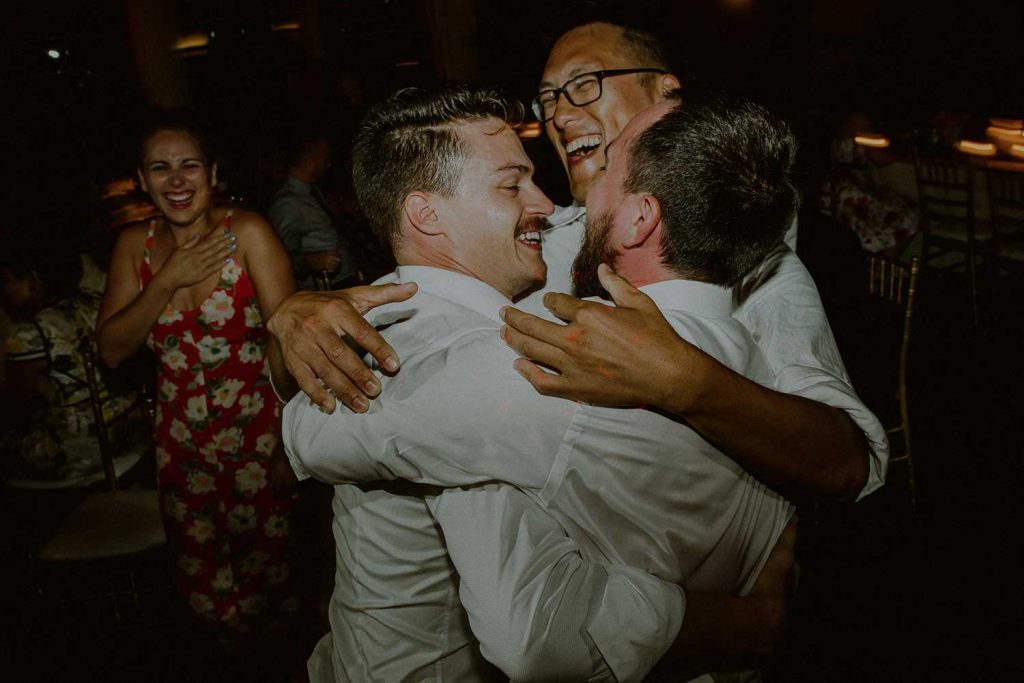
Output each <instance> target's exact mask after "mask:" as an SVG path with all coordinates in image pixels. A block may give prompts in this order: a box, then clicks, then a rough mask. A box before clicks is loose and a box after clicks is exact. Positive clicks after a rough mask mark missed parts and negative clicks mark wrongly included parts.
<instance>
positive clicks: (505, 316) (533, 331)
mask: <svg viewBox="0 0 1024 683" xmlns="http://www.w3.org/2000/svg"><path fill="white" fill-rule="evenodd" d="M501 319H502V320H504V321H505V322H506V323H507V324H508V326H509V327H511V328H513V329H515V330H516V331H517V332H521V333H522V334H524V335H526V336H528V337H533V338H535V339H538V340H540V341H542V342H544V343H546V344H552V345H554V346H557V347H558V348H560V349H565V347H566V343H567V342H568V341H571V340H570V339H568V337H570V336H571V335H572V333H571V332H570V331H569V328H568V327H566V326H565V325H560V324H558V323H553V322H551V321H549V320H544V319H543V318H538V317H537V316H535V315H531V314H529V313H524V312H522V311H520V310H519V309H516V308H512V307H511V306H506V307H505V308H503V309H501ZM517 350H518V349H517ZM523 355H526V354H523Z"/></svg>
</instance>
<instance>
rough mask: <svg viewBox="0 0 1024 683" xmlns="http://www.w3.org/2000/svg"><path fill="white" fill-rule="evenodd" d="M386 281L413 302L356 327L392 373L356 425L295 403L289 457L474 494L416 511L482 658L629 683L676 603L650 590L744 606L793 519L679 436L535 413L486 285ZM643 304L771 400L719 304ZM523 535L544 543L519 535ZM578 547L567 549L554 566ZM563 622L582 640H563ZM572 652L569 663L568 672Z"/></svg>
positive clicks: (653, 657)
mask: <svg viewBox="0 0 1024 683" xmlns="http://www.w3.org/2000/svg"><path fill="white" fill-rule="evenodd" d="M398 277H399V280H400V281H414V282H416V283H417V284H418V285H419V287H420V289H419V292H418V293H417V295H416V296H415V297H413V298H412V299H411V300H409V301H408V302H403V303H399V304H391V305H388V306H383V307H381V308H380V309H377V311H375V312H374V315H372V316H371V317H372V322H373V323H374V324H375V325H377V326H387V327H386V329H385V331H384V336H385V338H387V339H388V341H389V343H391V345H392V346H393V347H394V348H395V350H396V351H397V352H398V354H399V355H400V356H401V357H402V358H403V366H402V370H401V372H399V373H398V374H397V375H396V376H395V377H393V378H386V377H384V378H382V384H383V390H382V392H381V397H380V398H379V399H378V400H376V401H374V403H373V406H372V408H371V409H370V411H369V412H368V413H366V414H362V415H358V414H353V413H351V411H348V410H347V409H344V408H339V410H338V411H336V412H335V414H334V415H324V414H322V413H320V412H319V411H318V410H317V409H316V408H315V407H311V406H310V404H309V401H308V400H307V399H305V398H298V399H294V400H293V401H292V402H290V403H289V405H288V406H287V407H286V409H285V426H284V438H285V446H286V451H287V453H288V455H289V458H291V460H292V464H293V467H294V468H295V470H296V472H297V473H298V474H299V475H300V476H308V475H310V474H311V475H312V476H315V477H316V478H318V479H321V480H323V481H328V482H332V483H338V482H353V481H374V480H380V479H389V480H390V479H404V480H409V481H414V482H419V483H424V484H430V485H437V486H443V487H451V486H461V485H466V486H472V485H479V484H485V486H481V487H477V488H468V489H465V490H464V491H461V492H451V493H450V494H449V493H446V494H444V495H443V496H442V497H441V499H440V500H439V501H433V502H432V503H431V505H432V507H433V511H434V513H435V515H436V519H437V520H438V522H439V523H440V525H441V528H442V530H443V531H444V534H445V538H446V539H447V540H448V550H449V553H450V555H451V558H452V561H453V563H454V564H455V566H456V567H457V568H458V570H459V574H460V576H461V578H462V583H463V587H462V591H461V599H462V601H463V604H464V605H465V607H466V609H467V611H468V612H469V618H470V622H471V624H472V625H473V630H474V633H475V634H476V635H477V636H478V637H479V638H480V640H481V644H482V647H483V651H484V654H485V655H486V656H488V659H491V660H492V661H495V662H497V663H499V664H501V665H502V666H503V667H505V670H506V673H509V674H510V675H512V676H517V675H528V674H529V671H528V670H524V669H523V668H521V667H525V666H529V665H535V666H536V667H537V669H535V670H536V671H543V672H546V673H548V674H550V672H551V671H552V670H553V668H552V667H555V666H569V667H591V666H595V665H596V666H598V667H600V666H601V660H603V662H604V663H606V664H607V668H610V669H611V671H612V672H613V673H614V676H615V678H616V679H617V680H639V678H641V677H642V676H643V675H644V674H645V673H646V671H647V670H648V669H649V668H650V667H651V666H652V665H653V664H654V663H655V662H656V661H657V659H658V658H659V657H660V656H661V654H662V653H663V652H664V650H665V649H666V648H667V647H668V645H670V644H671V642H672V641H673V640H674V637H675V634H676V632H677V630H678V626H679V623H680V620H681V610H682V600H681V596H679V595H678V593H676V594H673V590H674V587H673V586H671V585H669V586H668V587H666V586H665V584H664V583H662V582H657V581H655V580H654V579H653V578H652V577H651V576H650V575H653V576H654V577H657V578H658V579H661V580H662V581H663V582H669V584H680V585H685V586H686V587H687V588H693V589H696V590H700V591H707V592H717V593H737V592H739V593H743V592H746V591H747V590H749V588H750V587H751V585H752V584H753V582H754V580H755V579H756V577H757V574H758V572H759V571H760V569H761V566H762V565H763V563H764V561H765V559H766V558H767V556H768V554H769V552H770V551H771V549H772V547H773V546H774V543H775V541H776V540H777V538H778V536H779V534H780V533H781V532H782V529H783V528H784V527H785V524H786V522H787V521H788V520H789V517H790V515H791V514H792V508H791V506H790V504H789V503H788V502H787V501H785V500H784V499H783V498H782V497H780V496H779V495H778V494H776V493H775V492H773V491H771V490H770V489H768V488H767V487H765V486H763V485H762V484H761V483H760V482H758V481H757V480H756V479H754V478H753V477H752V476H751V475H749V474H748V473H747V472H746V471H745V470H743V468H741V467H740V466H739V465H737V464H736V463H735V462H734V461H732V460H731V459H730V458H728V457H726V456H725V455H723V454H721V453H720V452H718V451H717V450H715V449H714V448H713V447H712V446H711V445H710V444H708V443H707V442H705V441H704V440H703V439H702V438H701V437H700V436H699V435H698V434H697V433H696V432H694V431H693V430H691V429H690V428H689V427H687V426H685V425H684V424H682V423H680V422H676V421H674V420H671V419H669V418H667V417H663V416H661V415H658V414H656V413H653V412H649V411H646V410H641V409H611V408H601V407H596V406H589V405H584V404H578V403H574V402H570V401H563V400H561V399H554V398H550V397H544V396H541V395H539V394H537V393H536V392H535V391H534V390H533V388H532V387H531V386H530V385H529V384H528V383H527V382H526V381H525V380H523V379H522V378H521V377H520V376H519V375H518V374H517V373H516V372H515V371H514V370H513V369H512V361H513V360H514V359H515V354H514V352H513V351H511V349H509V348H508V347H506V346H505V345H504V344H503V343H502V342H501V341H500V339H499V337H498V329H499V327H500V325H501V323H500V320H499V319H498V317H497V312H498V309H499V308H500V307H501V306H502V305H506V304H507V303H508V302H507V300H505V299H504V297H502V296H501V295H500V294H498V293H497V292H495V291H494V290H492V289H490V288H489V287H488V286H487V285H485V284H484V283H482V282H480V281H478V280H475V279H472V278H469V277H467V276H464V275H459V274H456V273H452V272H449V271H443V270H438V269H433V268H425V267H402V268H400V269H399V273H398ZM643 290H644V291H645V292H646V293H647V294H648V295H650V296H651V297H652V298H653V299H654V301H655V302H656V303H657V304H658V306H659V308H661V309H662V311H663V312H664V313H665V315H666V317H667V318H668V320H669V321H670V323H671V324H672V325H673V327H674V328H675V329H676V331H677V332H678V333H679V334H680V335H681V336H683V337H684V338H686V339H688V340H689V341H691V342H692V343H694V344H696V345H697V346H698V347H700V348H702V349H704V350H705V351H706V352H708V353H710V354H711V355H712V356H714V357H716V358H718V359H719V360H720V361H721V362H723V363H724V364H726V365H727V366H729V367H730V368H732V369H734V370H735V371H737V372H740V373H741V374H744V375H745V376H748V377H751V378H752V379H753V380H754V381H759V382H761V383H770V382H771V380H772V377H771V371H770V369H769V367H768V365H767V363H766V362H765V361H764V358H763V357H762V355H761V353H760V352H759V351H758V349H757V347H756V345H755V344H754V343H753V340H752V339H751V338H750V335H749V333H748V332H747V331H746V329H745V328H744V327H743V326H742V325H741V324H740V323H738V322H737V321H736V320H735V319H733V318H732V317H731V315H730V314H731V312H732V294H731V291H730V290H727V289H724V288H720V287H715V286H713V285H707V284H703V283H697V282H688V281H683V280H669V281H665V282H660V283H657V284H654V285H650V286H647V287H644V288H643ZM494 480H498V481H501V482H507V483H508V484H512V485H514V486H516V487H518V488H519V489H521V490H522V491H523V492H525V494H527V495H529V496H530V497H531V498H532V499H533V500H534V501H535V502H536V503H539V505H540V506H541V507H542V508H543V509H544V510H546V511H547V512H548V513H549V514H550V515H551V516H552V517H554V518H555V519H557V520H558V522H560V523H561V525H562V529H561V530H559V529H558V528H557V527H554V530H552V524H551V521H550V520H547V521H546V522H545V520H546V516H544V515H541V514H540V511H539V510H538V511H537V513H536V515H534V516H528V515H526V514H524V512H523V509H524V507H525V508H529V506H528V503H529V501H528V500H527V501H524V499H523V497H522V494H521V493H519V492H515V491H514V490H512V489H510V487H508V486H490V485H486V484H487V483H488V482H492V481H494ZM488 510H490V511H492V512H491V514H490V515H489V516H488V515H487V514H486V513H487V511H488ZM470 515H472V516H470ZM485 517H487V519H484V518H485ZM534 517H538V518H539V519H540V521H539V522H538V526H537V528H538V529H544V531H541V532H536V533H535V532H534V531H533V526H532V523H533V521H534V519H533V518H534ZM446 524H448V525H450V528H449V526H446ZM545 524H546V526H545ZM456 531H457V533H456ZM453 538H455V539H456V540H455V541H454V542H453V540H452V539H453ZM574 542H575V543H576V544H578V545H579V549H578V550H567V549H568V548H572V547H573V543H574ZM545 544H550V546H548V545H545ZM551 548H555V550H551ZM588 560H589V561H592V562H596V563H598V568H594V567H591V566H590V565H588V564H587V561H588ZM567 565H568V566H567ZM600 565H607V567H603V568H602V567H601V566H600ZM588 572H590V573H589V574H588ZM573 620H576V622H581V624H580V625H573V626H571V627H566V624H573V623H574V622H573ZM581 630H582V631H583V633H584V634H585V638H582V639H580V638H579V635H580V631H581ZM625 634H628V636H627V635H625ZM574 636H575V637H576V639H577V640H578V641H580V642H581V643H582V644H581V645H580V647H578V648H576V649H575V650H572V651H574V652H578V653H579V654H578V656H577V657H576V658H575V659H573V660H572V661H568V662H567V661H564V660H565V659H566V655H565V651H566V647H565V640H566V638H567V637H568V639H569V640H572V638H573V637H574ZM588 647H589V648H590V651H591V655H589V656H588V654H587V652H588V650H587V648H588ZM593 648H596V650H597V651H598V652H599V653H600V658H598V657H596V656H593V655H592V651H593ZM556 660H558V661H556ZM524 662H526V664H524ZM508 667H516V668H514V669H513V670H512V671H510V670H509V668H508ZM571 670H572V671H579V670H580V669H578V668H572V669H571ZM602 675H604V674H602Z"/></svg>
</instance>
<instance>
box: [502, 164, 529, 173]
mask: <svg viewBox="0 0 1024 683" xmlns="http://www.w3.org/2000/svg"><path fill="white" fill-rule="evenodd" d="M505 171H518V172H519V173H522V174H524V175H526V174H529V173H530V167H529V166H526V165H524V164H505V165H504V166H502V167H501V168H496V169H494V172H495V173H504V172H505Z"/></svg>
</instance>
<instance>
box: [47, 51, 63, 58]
mask: <svg viewBox="0 0 1024 683" xmlns="http://www.w3.org/2000/svg"><path fill="white" fill-rule="evenodd" d="M46 56H47V57H49V58H50V59H60V50H54V49H53V48H50V49H49V50H47V51H46Z"/></svg>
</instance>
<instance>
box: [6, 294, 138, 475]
mask: <svg viewBox="0 0 1024 683" xmlns="http://www.w3.org/2000/svg"><path fill="white" fill-rule="evenodd" d="M98 312H99V300H98V299H97V298H96V297H92V296H80V297H77V298H74V299H65V300H63V301H61V302H59V303H57V304H55V305H54V306H52V307H50V308H45V309H43V310H42V311H40V312H39V313H38V314H37V315H36V317H35V319H33V320H32V321H31V322H24V323H16V324H14V325H12V326H11V329H10V331H9V336H8V337H7V340H6V342H5V352H6V357H7V362H8V363H11V364H14V363H28V362H34V361H44V362H45V363H46V365H47V370H46V373H45V375H44V377H43V379H42V382H41V385H40V387H39V392H40V393H41V394H42V395H43V396H44V397H45V398H46V405H45V406H44V407H43V408H42V409H41V410H40V411H39V412H38V413H37V414H36V415H34V416H33V418H32V419H31V420H29V421H28V423H27V425H26V427H25V429H23V430H22V431H20V432H18V433H16V434H10V435H6V436H5V439H4V440H5V443H4V450H9V451H12V452H14V453H15V454H16V456H17V457H15V458H10V459H8V458H5V462H9V463H10V464H11V467H10V468H9V471H8V475H9V476H16V477H19V478H27V479H36V480H42V481H67V480H71V479H77V478H80V477H87V476H89V475H91V474H94V473H96V472H99V471H101V470H102V467H103V463H102V460H101V459H100V450H99V442H98V441H97V440H96V423H95V419H94V417H93V410H92V404H91V403H90V401H89V386H88V383H87V381H86V375H85V359H84V355H83V349H84V345H85V344H90V345H93V350H94V351H95V346H94V344H95V342H94V341H93V333H94V332H95V329H96V316H97V313H98ZM98 374H99V373H98ZM98 382H99V388H100V398H101V401H102V403H103V412H104V417H105V418H106V419H107V420H110V419H111V418H113V417H114V416H115V415H118V414H120V413H122V412H124V411H125V410H127V409H128V408H129V407H130V406H131V404H132V402H133V401H134V400H135V399H136V396H135V395H134V394H118V395H113V394H111V392H110V391H108V389H107V387H106V386H105V385H104V383H103V377H102V375H99V376H98ZM122 426H123V427H126V428H132V427H134V428H138V424H137V423H135V424H132V425H127V424H125V425H122ZM114 436H116V435H112V437H114Z"/></svg>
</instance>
